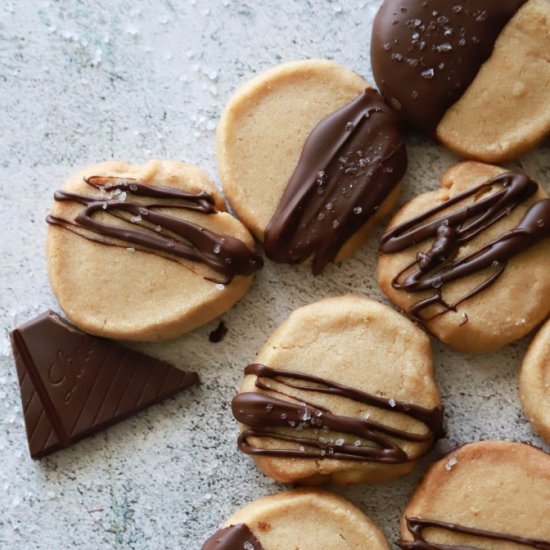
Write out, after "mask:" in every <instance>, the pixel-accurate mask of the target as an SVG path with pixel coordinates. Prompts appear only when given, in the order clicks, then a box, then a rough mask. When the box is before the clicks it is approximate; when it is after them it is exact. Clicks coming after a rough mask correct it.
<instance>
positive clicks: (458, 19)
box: [371, 0, 527, 134]
mask: <svg viewBox="0 0 550 550" xmlns="http://www.w3.org/2000/svg"><path fill="white" fill-rule="evenodd" d="M526 1H527V0H498V1H496V0H495V1H490V2H488V1H487V0H455V1H452V2H451V1H446V2H442V1H441V0H385V2H384V3H383V4H382V7H381V8H380V10H379V12H378V14H377V16H376V19H375V22H374V28H373V34H372V42H371V61H372V68H373V73H374V77H375V79H376V82H377V84H378V86H379V88H380V91H381V92H382V95H383V96H384V97H385V98H386V100H387V101H388V102H389V103H390V105H391V106H392V107H393V108H394V109H395V110H396V111H398V112H399V113H400V114H401V115H402V117H403V118H404V119H405V120H406V121H407V122H409V123H410V124H412V125H413V126H415V127H417V128H420V129H422V130H424V131H425V132H427V133H430V134H433V133H434V132H435V129H436V127H437V125H438V124H439V122H440V121H441V119H442V118H443V116H444V115H445V113H446V111H447V110H448V109H449V107H451V106H452V105H453V104H454V103H455V102H456V101H458V99H460V97H461V96H462V94H463V93H464V92H465V91H466V89H467V88H468V86H469V85H470V84H471V83H472V81H473V80H474V78H475V76H476V75H477V73H478V72H479V70H480V68H481V66H482V65H483V63H484V62H485V61H487V59H489V57H490V56H491V53H492V51H493V48H494V44H495V42H496V40H497V38H498V36H499V34H500V33H501V31H502V30H503V29H504V27H505V26H506V24H507V23H508V22H509V21H510V19H511V18H512V17H513V16H514V15H515V13H516V12H517V11H518V9H519V8H520V7H521V6H522V5H523V4H525V2H526Z"/></svg>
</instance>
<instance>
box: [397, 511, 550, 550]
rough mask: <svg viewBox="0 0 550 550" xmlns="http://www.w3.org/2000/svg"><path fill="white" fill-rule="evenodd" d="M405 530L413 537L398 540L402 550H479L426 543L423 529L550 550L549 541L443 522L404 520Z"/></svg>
mask: <svg viewBox="0 0 550 550" xmlns="http://www.w3.org/2000/svg"><path fill="white" fill-rule="evenodd" d="M406 521H407V528H408V530H409V532H410V533H411V535H412V536H413V539H414V540H413V541H405V540H400V541H399V542H398V543H397V544H398V545H399V546H400V547H401V548H402V549H403V550H478V549H479V550H481V547H478V546H458V545H455V544H436V543H433V542H428V541H427V540H426V538H425V537H424V535H423V534H422V532H423V531H424V529H442V530H444V531H452V532H454V533H462V534H465V535H472V536H474V537H479V538H484V539H491V540H496V541H500V542H512V543H516V544H521V545H523V546H529V547H531V548H536V549H537V550H550V541H548V540H540V539H532V538H528V537H519V536H516V535H512V534H510V533H496V532H495V531H488V530H487V531H486V530H482V529H474V528H472V527H464V526H462V525H457V524H456V523H446V522H444V521H435V520H429V519H420V518H409V517H408V518H406Z"/></svg>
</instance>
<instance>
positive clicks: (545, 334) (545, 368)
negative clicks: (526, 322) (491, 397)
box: [519, 321, 550, 445]
mask: <svg viewBox="0 0 550 550" xmlns="http://www.w3.org/2000/svg"><path fill="white" fill-rule="evenodd" d="M519 392H520V397H521V403H522V405H523V409H524V410H525V414H526V415H527V418H528V419H529V422H531V424H532V425H533V428H534V429H535V430H536V431H537V433H538V434H540V436H541V437H542V439H544V440H545V441H546V443H548V444H549V445H550V321H547V322H546V323H545V324H544V325H543V326H542V328H541V329H540V330H539V332H538V333H537V335H536V336H535V338H534V339H533V341H532V342H531V345H530V346H529V349H528V350H527V354H526V355H525V358H524V359H523V363H522V365H521V373H520V378H519Z"/></svg>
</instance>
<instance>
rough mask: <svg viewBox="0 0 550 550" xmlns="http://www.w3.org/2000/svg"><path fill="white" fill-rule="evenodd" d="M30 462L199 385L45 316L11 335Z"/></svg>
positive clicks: (192, 378) (191, 377)
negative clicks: (31, 459)
mask: <svg viewBox="0 0 550 550" xmlns="http://www.w3.org/2000/svg"><path fill="white" fill-rule="evenodd" d="M11 341H12V347H13V353H14V356H15V363H16V366H17V374H18V376H19V385H20V389H21V400H22V402H23V412H24V415H25V425H26V428H27V437H28V440H29V450H30V453H31V456H32V457H33V458H41V457H43V456H45V455H47V454H50V453H53V452H54V451H57V450H58V449H62V448H64V447H69V446H70V445H72V444H73V443H75V442H76V441H78V440H79V439H82V438H83V437H87V436H88V435H92V434H94V433H97V432H99V431H100V430H102V429H104V428H106V427H108V426H111V425H112V424H115V423H116V422H119V421H120V420H124V419H125V418H127V417H129V416H131V415H133V414H135V413H137V412H138V411H141V410H142V409H145V408H146V407H149V406H150V405H153V404H155V403H158V402H160V401H162V400H163V399H166V398H167V397H171V396H172V395H174V394H176V393H178V392H180V391H182V390H184V389H186V388H188V387H190V386H193V385H194V384H197V383H198V382H199V377H198V376H197V374H195V373H193V372H189V373H187V372H184V371H182V370H180V369H177V368H175V367H173V366H171V365H169V364H168V363H165V362H164V361H160V360H159V359H155V358H153V357H149V356H148V355H144V354H143V353H140V352H138V351H135V350H132V349H129V348H126V347H124V346H122V345H120V344H118V343H117V342H113V341H111V340H105V339H103V338H96V337H94V336H90V335H89V334H86V333H84V332H81V331H80V330H78V329H77V328H76V327H74V326H73V325H71V324H70V323H68V322H67V321H65V320H63V319H61V318H60V317H59V316H58V315H56V314H55V313H53V312H52V311H48V312H46V313H43V314H42V315H40V316H38V317H37V318H36V319H33V320H32V321H29V322H28V323H26V324H24V325H23V326H21V327H19V328H17V329H15V330H14V331H13V332H12V334H11Z"/></svg>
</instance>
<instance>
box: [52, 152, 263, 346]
mask: <svg viewBox="0 0 550 550" xmlns="http://www.w3.org/2000/svg"><path fill="white" fill-rule="evenodd" d="M224 210H225V204H224V202H223V199H222V198H221V196H220V194H219V193H218V192H217V191H216V189H215V187H214V185H213V184H212V183H211V182H210V181H209V180H208V178H207V177H206V176H205V175H204V173H203V172H202V171H201V170H199V169H198V168H196V167H194V166H191V165H188V164H184V163H181V162H168V161H165V162H160V161H151V162H149V163H147V164H145V165H143V166H133V165H131V164H128V163H125V162H105V163H102V164H98V165H95V166H91V167H89V168H86V169H85V170H83V171H82V172H80V173H78V174H76V175H75V176H73V177H72V178H70V179H69V180H68V181H67V183H66V184H65V185H64V187H63V189H62V190H61V191H58V192H56V194H55V201H54V204H53V206H52V210H51V213H50V215H49V216H48V218H47V221H48V223H49V224H50V225H49V229H48V237H47V256H48V271H49V276H50V282H51V284H52V288H53V291H54V293H55V295H56V297H57V299H58V301H59V304H60V305H61V307H62V308H63V311H65V313H66V314H67V316H68V317H69V318H70V319H71V321H73V322H74V324H75V325H77V326H78V327H79V328H81V329H82V330H85V331H87V332H89V333H92V334H95V335H98V336H104V337H109V338H116V339H121V340H150V341H158V340H167V339H170V338H175V337H177V336H180V335H181V334H183V333H185V332H187V331H189V330H192V329H194V328H196V327H198V326H200V325H202V324H204V323H207V322H208V321H210V320H212V319H213V318H215V317H217V316H218V315H220V314H222V313H223V312H224V311H226V310H227V309H228V308H230V307H231V306H232V305H233V304H234V303H235V302H236V301H237V300H238V299H239V298H241V297H242V296H243V294H244V293H245V292H246V290H247V288H248V287H249V286H250V284H251V282H252V276H253V274H254V272H256V271H257V270H258V269H260V268H261V267H262V258H261V257H260V256H258V254H257V253H256V251H255V247H254V241H253V238H252V236H251V235H250V233H249V232H248V231H247V229H246V228H245V227H244V226H243V225H242V224H241V223H240V222H239V221H238V220H236V219H235V218H233V217H232V216H231V215H229V214H228V213H226V212H225V211H224Z"/></svg>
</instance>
